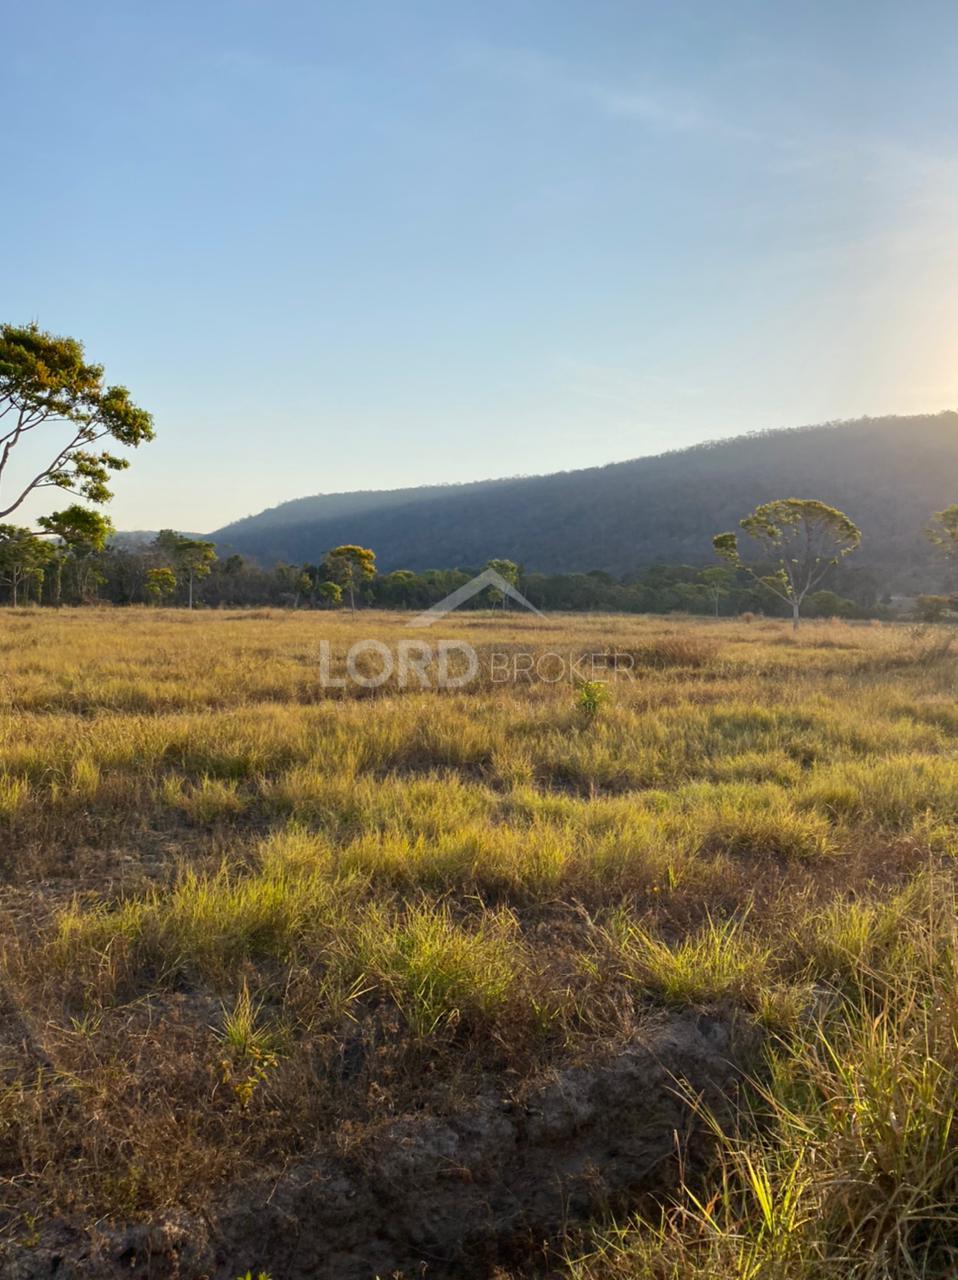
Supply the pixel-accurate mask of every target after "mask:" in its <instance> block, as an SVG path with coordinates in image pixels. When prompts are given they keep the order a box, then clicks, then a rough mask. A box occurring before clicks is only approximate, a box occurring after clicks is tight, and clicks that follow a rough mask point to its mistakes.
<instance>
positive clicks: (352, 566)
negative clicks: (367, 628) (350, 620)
mask: <svg viewBox="0 0 958 1280" xmlns="http://www.w3.org/2000/svg"><path fill="white" fill-rule="evenodd" d="M323 568H324V569H325V571H326V577H327V580H328V581H329V582H333V583H335V584H337V585H338V586H340V587H345V589H346V590H347V591H348V593H349V607H350V609H355V608H356V588H357V587H359V586H360V585H361V584H362V583H363V582H368V581H370V580H371V579H372V578H374V577H375V576H376V553H375V551H370V550H369V548H368V547H357V546H353V545H351V544H347V545H344V546H341V547H334V548H333V550H332V551H328V552H327V553H326V557H325V559H324V561H323Z"/></svg>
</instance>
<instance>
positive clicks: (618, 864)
mask: <svg viewBox="0 0 958 1280" xmlns="http://www.w3.org/2000/svg"><path fill="white" fill-rule="evenodd" d="M404 621H405V620H404V619H403V618H401V617H397V616H390V615H386V614H371V613H366V614H361V615H359V616H357V617H356V618H355V619H353V618H349V617H344V616H332V615H319V614H303V615H300V614H289V613H280V612H271V611H264V610H258V611H256V612H254V613H245V614H239V613H237V614H230V613H224V614H217V615H215V616H213V615H206V616H204V615H201V614H197V615H192V616H191V615H188V614H185V613H177V612H163V611H147V610H128V611H122V612H121V611H112V612H106V611H105V612H99V611H87V612H71V611H68V610H64V611H62V612H59V613H54V612H44V613H39V612H30V611H19V612H8V613H6V614H5V616H4V625H3V638H2V640H0V649H2V650H3V652H2V661H3V664H4V678H3V682H2V687H0V697H2V706H3V716H2V720H0V830H2V832H3V842H2V862H3V876H4V887H3V897H2V899H0V909H2V911H3V913H4V920H3V924H4V938H5V943H4V947H3V952H2V974H0V977H2V985H3V993H4V1011H3V1022H2V1023H0V1027H2V1032H0V1034H2V1041H0V1044H2V1046H3V1056H2V1066H3V1070H4V1085H3V1090H2V1092H0V1134H2V1136H3V1142H2V1146H0V1150H2V1153H3V1154H2V1156H0V1231H2V1232H5V1233H6V1235H7V1236H8V1237H11V1238H14V1239H22V1238H23V1237H24V1236H25V1235H26V1234H28V1233H29V1231H30V1230H31V1229H32V1228H31V1227H30V1224H31V1223H35V1222H37V1221H49V1220H52V1219H53V1218H56V1217H58V1216H62V1215H69V1214H73V1215H80V1216H81V1217H82V1218H83V1219H84V1220H90V1219H91V1217H92V1216H100V1215H102V1214H115V1215H119V1216H124V1215H125V1216H130V1215H132V1216H136V1215H149V1214H152V1213H155V1212H157V1211H158V1210H159V1209H160V1208H162V1207H165V1206H169V1205H173V1204H193V1205H197V1204H200V1205H201V1204H204V1203H207V1202H209V1200H210V1199H211V1198H215V1197H216V1196H217V1195H219V1194H220V1192H221V1190H222V1188H223V1186H224V1185H225V1183H226V1182H227V1181H228V1180H230V1179H235V1178H236V1177H240V1176H242V1175H243V1174H244V1173H246V1172H249V1171H251V1170H253V1169H262V1168H263V1167H264V1166H265V1167H273V1166H276V1167H280V1166H281V1165H282V1164H283V1162H284V1161H285V1160H287V1159H288V1158H290V1157H292V1156H294V1155H295V1154H296V1153H297V1152H300V1151H303V1150H305V1149H308V1148H309V1147H310V1145H312V1144H313V1143H315V1142H316V1141H318V1140H320V1139H324V1140H325V1139H330V1138H335V1137H336V1135H339V1137H338V1138H337V1139H336V1140H338V1141H342V1140H343V1139H342V1135H343V1134H344V1133H347V1132H348V1133H353V1134H355V1133H356V1132H359V1131H361V1130H362V1129H363V1128H364V1127H369V1126H374V1125H375V1124H376V1123H378V1122H379V1120H381V1119H382V1118H383V1117H384V1116H387V1115H392V1114H395V1113H396V1112H398V1111H401V1110H403V1109H405V1108H408V1107H413V1106H423V1105H428V1106H430V1107H434V1108H435V1107H441V1106H443V1105H450V1106H451V1105H454V1102H455V1099H456V1098H460V1097H463V1096H468V1093H469V1091H470V1089H473V1088H474V1087H475V1084H476V1081H477V1080H478V1079H479V1078H480V1077H482V1076H485V1077H494V1078H500V1079H502V1080H504V1081H505V1080H509V1081H513V1082H514V1081H517V1080H522V1079H523V1078H526V1077H528V1076H529V1075H530V1074H531V1073H533V1072H535V1071H536V1070H538V1069H539V1068H541V1067H544V1066H546V1065H548V1064H553V1063H556V1062H558V1061H560V1060H562V1059H564V1058H567V1057H569V1056H570V1055H577V1056H579V1057H583V1058H587V1057H588V1056H589V1055H590V1054H593V1053H596V1052H599V1051H600V1050H601V1048H602V1047H603V1046H605V1045H609V1044H612V1043H615V1042H616V1041H617V1040H620V1039H621V1038H623V1037H626V1036H628V1035H629V1034H632V1033H633V1032H634V1029H635V1027H636V1026H637V1025H640V1024H641V1021H642V1019H643V1017H645V1016H646V1015H647V1012H648V1011H649V1010H650V1009H654V1008H657V1007H661V1006H669V1007H681V1006H688V1005H692V1006H695V1007H713V1008H719V1009H726V1010H728V1009H732V1008H735V1009H738V1010H740V1011H741V1015H742V1016H744V1017H747V1018H749V1019H752V1020H754V1021H755V1022H756V1023H757V1024H758V1025H760V1026H762V1027H763V1028H765V1032H766V1035H767V1037H768V1040H767V1043H768V1044H769V1045H770V1046H771V1047H770V1049H769V1050H768V1054H767V1060H766V1062H765V1063H764V1066H763V1064H762V1063H759V1062H757V1063H756V1064H755V1067H756V1078H757V1080H761V1081H762V1083H761V1087H760V1090H759V1091H758V1092H757V1093H756V1094H755V1097H754V1102H753V1110H752V1111H750V1112H746V1113H743V1115H742V1117H741V1125H740V1128H739V1129H738V1131H736V1132H735V1133H732V1134H731V1135H723V1136H722V1138H721V1141H720V1142H719V1160H718V1166H717V1168H716V1169H713V1170H712V1173H711V1179H709V1178H707V1177H705V1175H704V1172H703V1170H701V1169H696V1170H695V1171H691V1170H690V1172H689V1179H688V1185H687V1186H686V1187H685V1189H684V1191H683V1192H682V1194H681V1195H680V1196H678V1197H677V1198H676V1199H675V1201H674V1202H672V1203H669V1204H668V1205H665V1206H662V1209H661V1213H660V1215H659V1216H655V1215H654V1214H653V1215H645V1216H644V1217H643V1218H642V1219H641V1220H636V1221H632V1222H628V1223H622V1224H620V1225H619V1226H618V1227H615V1226H611V1225H610V1226H608V1227H606V1228H604V1229H603V1230H602V1231H601V1232H600V1233H599V1235H598V1236H597V1237H596V1238H595V1239H593V1240H591V1241H583V1240H582V1239H581V1238H580V1239H578V1240H577V1241H575V1242H572V1241H571V1240H570V1242H569V1243H568V1247H567V1250H566V1260H565V1262H564V1263H561V1264H560V1263H559V1262H557V1263H556V1265H557V1266H560V1265H561V1266H563V1267H564V1268H565V1269H566V1270H568V1271H569V1272H570V1273H571V1274H572V1275H574V1276H577V1277H581V1278H582V1280H585V1278H586V1277H588V1278H589V1280H593V1278H596V1280H598V1278H600V1277H601V1278H605V1277H620V1276H639V1275H655V1276H663V1277H664V1276H674V1277H676V1278H678V1277H679V1276H695V1275H702V1276H705V1275H709V1276H713V1275H714V1276H719V1277H726V1276H727V1277H733V1276H734V1277H737V1278H738V1277H746V1276H748V1277H753V1276H754V1277H758V1276H762V1277H764V1276H769V1277H771V1276H775V1277H779V1276H781V1277H795V1278H796V1280H806V1278H809V1280H810V1278H811V1277H819V1276H821V1277H828V1278H830V1277H832V1276H834V1277H838V1276H845V1275H853V1276H862V1277H866V1276H867V1277H869V1278H871V1277H876V1278H877V1277H879V1276H888V1277H893V1276H894V1277H897V1276H928V1277H932V1276H935V1277H937V1276H941V1277H944V1276H947V1275H952V1274H954V1271H955V1259H954V1257H953V1253H952V1246H951V1244H950V1241H951V1240H953V1239H954V1238H955V1224H954V1209H953V1205H954V1202H955V1199H956V1196H955V1192H956V1190H958V1188H956V1185H955V1182H956V1173H955V1163H954V1154H953V1153H954V1142H953V1135H952V1128H951V1122H952V1116H953V1112H954V1103H955V1066H956V1051H955V1027H956V1026H958V1010H956V1006H955V1001H954V989H955V987H954V970H953V966H954V903H953V896H952V894H953V889H952V886H953V872H952V868H953V858H954V854H955V851H956V849H958V828H956V820H958V708H956V704H955V701H954V696H953V695H954V681H955V675H956V667H958V661H956V659H955V657H953V656H952V650H951V647H950V644H949V643H948V642H947V641H946V640H944V639H942V638H941V637H940V636H939V635H937V634H935V635H931V634H929V633H927V632H922V633H921V634H912V633H909V632H908V631H907V630H904V629H899V628H895V627H891V626H884V627H867V626H854V625H849V624H843V623H820V624H811V625H808V626H807V627H806V628H805V629H804V630H803V632H802V633H801V634H800V636H799V637H798V639H797V640H795V639H794V638H793V637H792V636H791V635H790V634H789V633H788V632H787V631H785V630H784V628H783V626H782V625H780V624H778V623H772V622H767V621H760V620H753V621H751V622H749V623H724V624H711V623H705V622H700V621H695V620H655V621H650V620H644V619H634V618H603V617H585V618H583V617H576V618H571V617H570V618H565V617H552V618H549V619H546V620H537V619H528V618H525V617H518V616H510V615H506V616H503V615H499V616H489V615H474V616H472V617H460V618H454V619H450V620H449V621H448V623H446V624H444V634H445V635H447V636H449V637H451V638H455V639H461V640H465V641H469V642H470V643H473V644H475V645H476V646H477V648H478V649H479V650H480V652H481V654H482V655H483V656H484V657H488V655H489V653H491V652H492V651H493V650H496V651H499V652H502V653H508V654H511V655H515V654H517V653H523V652H529V653H531V654H533V655H538V654H546V653H555V652H560V653H563V654H569V655H572V656H581V655H582V654H583V653H588V654H595V655H596V668H597V670H598V673H599V678H600V679H602V680H604V681H605V682H606V684H605V691H606V692H607V693H608V695H609V696H607V697H603V698H601V699H597V700H596V705H595V707H594V708H592V709H591V710H590V711H589V713H588V714H586V713H585V712H584V711H583V708H582V705H581V699H578V700H577V695H576V686H575V684H574V683H570V682H553V681H551V680H548V679H543V678H537V677H536V676H535V674H533V678H531V679H529V680H524V681H521V682H519V683H516V684H513V683H502V682H497V681H496V680H494V679H493V678H492V677H491V675H490V673H489V670H488V669H486V670H484V672H483V674H482V675H481V677H480V679H478V680H477V681H476V682H475V684H474V685H472V686H470V687H469V688H467V689H463V690H461V691H457V692H452V691H450V692H444V693H442V692H436V691H430V690H422V689H419V688H416V687H410V688H406V689H401V688H399V687H398V685H397V683H396V681H395V679H394V680H392V681H390V682H389V683H387V684H386V685H385V686H384V687H382V688H381V689H377V690H361V689H351V688H346V689H343V690H336V691H329V690H324V689H323V687H322V685H321V683H320V680H319V669H318V643H319V640H320V639H326V640H328V641H329V642H330V644H331V647H332V650H333V653H334V665H335V664H336V663H338V664H341V663H342V660H343V657H344V655H345V652H346V649H347V648H348V646H349V644H350V643H351V642H352V641H353V639H355V638H365V637H366V636H370V635H372V636H375V637H377V638H380V639H383V640H385V641H386V642H388V643H390V644H396V643H398V641H399V640H400V639H402V638H406V637H408V635H409V633H408V632H407V631H405V628H404ZM610 655H611V656H610ZM621 655H627V657H628V660H627V661H626V660H623V658H622V657H621ZM443 1098H445V1099H446V1102H445V1103H444V1102H443V1101H442V1099H443ZM66 1153H69V1160H70V1163H69V1173H67V1171H66V1169H67V1166H66V1163H65V1158H66Z"/></svg>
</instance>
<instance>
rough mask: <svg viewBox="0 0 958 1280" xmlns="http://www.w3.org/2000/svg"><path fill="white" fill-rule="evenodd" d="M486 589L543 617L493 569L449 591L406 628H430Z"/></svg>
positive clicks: (478, 574) (539, 611)
mask: <svg viewBox="0 0 958 1280" xmlns="http://www.w3.org/2000/svg"><path fill="white" fill-rule="evenodd" d="M487 587H495V588H496V590H497V591H501V592H502V594H503V595H504V596H508V597H509V599H510V600H515V602H516V604H521V605H522V607H523V608H524V609H528V610H529V612H530V613H534V614H536V616H537V617H540V618H542V617H544V616H545V615H544V614H543V613H542V611H541V609H537V608H536V607H535V605H534V604H532V603H531V602H530V601H528V600H527V599H526V598H525V596H524V595H523V594H522V592H521V591H517V590H516V588H515V587H514V586H513V585H512V583H511V582H509V581H507V579H505V578H504V577H503V576H502V574H501V573H497V571H496V570H495V569H483V571H482V573H477V574H476V576H475V577H474V578H470V580H469V581H468V582H466V583H464V584H463V586H461V587H459V588H457V590H455V591H451V592H450V593H449V595H447V596H446V597H445V598H444V599H442V600H437V601H436V603H435V604H434V605H430V606H429V608H428V609H426V610H424V611H423V612H422V613H419V614H417V615H416V617H415V618H413V619H412V621H411V622H407V623H406V626H407V627H431V626H432V625H433V624H434V623H436V622H440V621H441V620H442V619H443V618H445V617H446V616H447V615H448V614H450V613H454V612H455V610H456V609H458V608H459V607H460V605H464V604H465V603H466V601H467V600H471V599H472V598H473V596H477V595H478V594H479V592H480V591H485V589H486V588H487Z"/></svg>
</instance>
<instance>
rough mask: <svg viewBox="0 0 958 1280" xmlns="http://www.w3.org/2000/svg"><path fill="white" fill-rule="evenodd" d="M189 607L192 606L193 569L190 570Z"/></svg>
mask: <svg viewBox="0 0 958 1280" xmlns="http://www.w3.org/2000/svg"><path fill="white" fill-rule="evenodd" d="M189 607H190V608H191V609H192V608H193V571H192V570H190V604H189Z"/></svg>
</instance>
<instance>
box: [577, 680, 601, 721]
mask: <svg viewBox="0 0 958 1280" xmlns="http://www.w3.org/2000/svg"><path fill="white" fill-rule="evenodd" d="M608 700H609V689H608V686H607V684H606V682H605V681H604V680H583V681H582V683H581V684H579V685H578V686H577V687H576V691H575V705H576V706H577V707H578V708H579V710H580V711H584V712H585V714H586V715H587V716H595V715H598V713H599V709H600V708H601V707H602V706H603V705H604V704H605V703H606V702H608Z"/></svg>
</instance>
